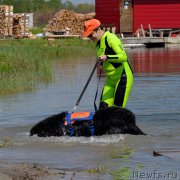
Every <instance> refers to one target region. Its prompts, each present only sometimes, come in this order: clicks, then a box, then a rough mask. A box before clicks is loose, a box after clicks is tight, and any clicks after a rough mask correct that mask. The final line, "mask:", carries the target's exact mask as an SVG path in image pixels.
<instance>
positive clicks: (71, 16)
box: [44, 10, 95, 36]
mask: <svg viewBox="0 0 180 180" xmlns="http://www.w3.org/2000/svg"><path fill="white" fill-rule="evenodd" d="M94 17H95V13H88V14H77V13H75V12H73V11H69V10H61V11H59V12H57V13H56V14H55V15H54V17H53V18H52V19H51V20H50V21H49V22H48V24H47V26H46V28H45V30H44V31H45V35H46V34H49V33H50V34H51V35H57V36H58V35H64V36H65V35H66V36H73V35H74V36H81V35H82V33H83V30H84V22H85V21H87V20H89V19H92V18H94Z"/></svg>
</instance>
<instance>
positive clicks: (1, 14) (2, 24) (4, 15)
mask: <svg viewBox="0 0 180 180" xmlns="http://www.w3.org/2000/svg"><path fill="white" fill-rule="evenodd" d="M28 35H29V28H28V16H27V15H26V14H13V6H7V5H0V37H1V38H6V37H14V38H23V37H27V36H28Z"/></svg>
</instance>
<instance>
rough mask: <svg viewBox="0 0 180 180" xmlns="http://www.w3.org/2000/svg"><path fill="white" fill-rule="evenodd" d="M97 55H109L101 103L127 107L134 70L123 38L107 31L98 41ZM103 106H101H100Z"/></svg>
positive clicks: (106, 62)
mask: <svg viewBox="0 0 180 180" xmlns="http://www.w3.org/2000/svg"><path fill="white" fill-rule="evenodd" d="M96 48H97V57H99V56H101V55H107V58H108V59H107V60H106V61H104V62H103V68H104V70H105V73H106V81H105V85H104V88H103V91H102V96H101V100H100V101H101V102H100V106H101V104H103V103H104V104H106V105H107V106H108V107H109V106H119V107H123V108H124V107H125V106H126V104H127V101H128V97H129V94H130V91H131V87H132V84H133V72H132V69H131V67H130V64H129V62H128V60H127V55H126V52H125V51H124V49H123V47H122V43H121V40H120V39H119V38H118V37H117V36H116V35H115V34H113V33H110V32H109V31H106V32H105V33H104V34H103V36H102V37H101V39H100V40H99V41H98V42H97V45H96ZM99 108H101V107H99Z"/></svg>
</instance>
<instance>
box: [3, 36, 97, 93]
mask: <svg viewBox="0 0 180 180" xmlns="http://www.w3.org/2000/svg"><path fill="white" fill-rule="evenodd" d="M93 53H94V44H93V43H91V42H89V41H84V40H82V39H75V38H74V39H58V40H55V41H53V43H52V44H50V43H49V42H48V40H46V39H35V40H30V39H21V40H6V41H1V42H0V78H1V81H0V96H3V95H9V94H16V93H19V92H25V91H32V90H36V89H37V88H38V85H39V84H40V83H49V82H51V80H52V62H53V60H62V59H64V58H68V57H71V56H72V57H74V56H75V57H82V56H85V55H91V54H93Z"/></svg>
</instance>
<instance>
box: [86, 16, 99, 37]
mask: <svg viewBox="0 0 180 180" xmlns="http://www.w3.org/2000/svg"><path fill="white" fill-rule="evenodd" d="M100 25H101V23H100V21H99V20H97V19H90V20H88V21H85V23H84V33H83V37H88V36H89V35H90V34H91V33H92V32H93V31H94V30H95V29H97V28H98V27H99V26H100Z"/></svg>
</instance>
